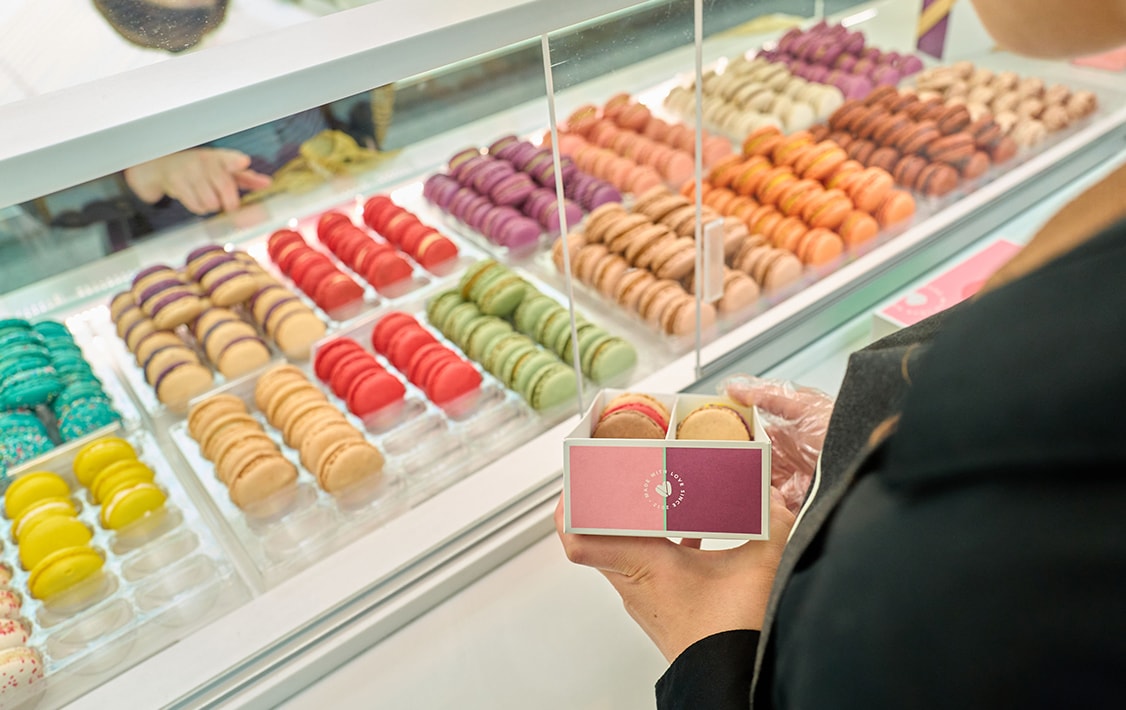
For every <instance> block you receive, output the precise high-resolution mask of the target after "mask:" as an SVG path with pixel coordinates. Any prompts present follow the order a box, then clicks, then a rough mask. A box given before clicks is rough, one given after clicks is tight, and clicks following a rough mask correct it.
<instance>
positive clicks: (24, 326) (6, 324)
mask: <svg viewBox="0 0 1126 710" xmlns="http://www.w3.org/2000/svg"><path fill="white" fill-rule="evenodd" d="M29 330H31V323H28V322H27V321H25V320H23V319H22V318H4V319H0V339H3V338H4V336H6V335H8V334H9V333H19V332H24V331H29Z"/></svg>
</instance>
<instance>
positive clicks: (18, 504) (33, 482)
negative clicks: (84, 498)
mask: <svg viewBox="0 0 1126 710" xmlns="http://www.w3.org/2000/svg"><path fill="white" fill-rule="evenodd" d="M69 495H70V486H69V485H68V484H67V482H66V481H65V480H63V478H62V477H61V476H59V475H58V474H55V473H51V472H50V471H34V472H31V473H26V474H24V475H22V476H20V477H18V478H16V479H15V480H14V481H12V482H11V484H9V486H8V488H7V490H6V491H4V515H6V516H8V518H9V519H11V520H14V519H16V518H19V517H20V516H21V515H22V514H23V513H24V511H26V510H27V509H29V508H31V507H32V506H34V505H35V504H36V503H38V502H39V501H41V500H43V499H45V498H66V497H68V496H69Z"/></svg>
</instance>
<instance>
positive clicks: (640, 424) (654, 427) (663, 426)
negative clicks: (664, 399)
mask: <svg viewBox="0 0 1126 710" xmlns="http://www.w3.org/2000/svg"><path fill="white" fill-rule="evenodd" d="M627 394H628V393H627ZM622 397H625V395H623V396H619V397H618V398H615V399H613V400H611V401H610V402H608V403H607V405H606V407H605V408H604V409H603V410H602V414H601V415H600V416H599V418H598V421H597V422H596V423H595V425H594V430H593V431H592V432H591V436H592V437H593V438H595V439H663V438H665V433H666V432H667V431H668V414H667V410H665V411H664V413H662V411H661V410H659V409H658V408H656V407H655V406H653V404H654V401H655V400H654V401H648V400H641V399H640V398H638V397H626V398H625V399H622ZM657 404H659V402H657Z"/></svg>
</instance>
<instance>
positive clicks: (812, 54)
mask: <svg viewBox="0 0 1126 710" xmlns="http://www.w3.org/2000/svg"><path fill="white" fill-rule="evenodd" d="M756 58H759V59H762V60H766V61H770V62H778V63H782V64H785V65H786V66H788V67H789V68H790V70H791V71H793V72H794V73H795V74H797V75H798V76H802V77H804V78H806V79H809V80H810V81H817V82H821V83H825V84H832V85H834V86H836V87H837V88H839V89H840V90H841V91H842V92H844V94H845V96H846V97H847V98H858V97H861V96H864V95H865V94H867V93H868V92H869V91H871V90H872V89H873V88H875V87H877V86H895V85H896V84H898V83H899V81H900V80H901V79H902V78H904V77H907V76H910V75H912V74H915V73H917V72H919V71H922V69H923V62H922V60H921V59H919V57H917V56H915V55H914V54H901V53H899V52H894V51H887V52H885V51H882V50H880V49H879V48H877V47H873V46H870V45H868V44H867V42H866V40H865V37H864V33H863V32H862V31H860V30H850V29H848V28H847V27H845V26H844V25H841V24H829V23H827V22H824V21H822V22H818V23H816V24H814V25H812V26H810V27H808V28H804V29H802V28H794V29H791V30H790V31H788V32H786V34H784V35H782V37H781V38H780V39H779V40H778V43H777V45H776V46H775V47H773V48H771V49H764V50H761V51H760V52H758V54H757V56H756Z"/></svg>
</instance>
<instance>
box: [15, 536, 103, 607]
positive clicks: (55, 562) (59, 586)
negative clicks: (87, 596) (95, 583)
mask: <svg viewBox="0 0 1126 710" xmlns="http://www.w3.org/2000/svg"><path fill="white" fill-rule="evenodd" d="M104 564H105V560H104V559H102V556H101V555H100V554H98V551H97V550H95V549H94V548H92V547H90V546H89V545H85V544H83V545H75V546H72V547H64V548H61V549H58V550H55V551H54V552H52V553H51V554H49V555H47V556H46V557H44V558H43V559H42V560H40V561H39V563H38V564H36V565H35V567H34V568H32V570H31V575H30V576H29V577H28V579H27V588H28V591H29V592H31V596H33V597H35V598H36V599H47V598H49V597H53V596H55V595H56V594H59V593H60V592H65V591H66V590H68V589H71V588H72V587H74V586H75V585H76V584H78V583H79V582H81V581H83V580H85V579H88V578H89V577H91V576H92V575H94V574H95V573H96V572H98V570H100V569H101V568H102V565H104Z"/></svg>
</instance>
